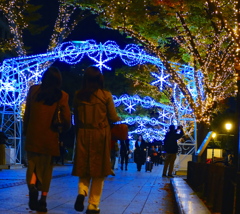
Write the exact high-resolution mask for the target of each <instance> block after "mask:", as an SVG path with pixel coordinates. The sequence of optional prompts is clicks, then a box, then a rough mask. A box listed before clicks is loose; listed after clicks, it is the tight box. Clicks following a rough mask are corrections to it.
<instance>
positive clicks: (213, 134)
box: [212, 132, 217, 163]
mask: <svg viewBox="0 0 240 214" xmlns="http://www.w3.org/2000/svg"><path fill="white" fill-rule="evenodd" d="M216 136H217V134H216V133H215V132H213V133H212V139H213V148H212V163H213V162H214V146H215V145H214V138H215V137H216Z"/></svg>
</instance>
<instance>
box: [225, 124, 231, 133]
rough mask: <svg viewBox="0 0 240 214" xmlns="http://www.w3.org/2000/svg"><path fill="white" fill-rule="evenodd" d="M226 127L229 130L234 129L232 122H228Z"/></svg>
mask: <svg viewBox="0 0 240 214" xmlns="http://www.w3.org/2000/svg"><path fill="white" fill-rule="evenodd" d="M225 128H226V130H227V131H228V132H229V131H230V130H231V129H232V124H231V123H226V124H225Z"/></svg>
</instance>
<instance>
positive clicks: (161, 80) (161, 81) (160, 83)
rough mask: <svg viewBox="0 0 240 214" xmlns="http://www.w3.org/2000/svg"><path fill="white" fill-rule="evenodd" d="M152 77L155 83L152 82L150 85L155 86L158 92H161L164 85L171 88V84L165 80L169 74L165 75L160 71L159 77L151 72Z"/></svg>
mask: <svg viewBox="0 0 240 214" xmlns="http://www.w3.org/2000/svg"><path fill="white" fill-rule="evenodd" d="M151 74H152V76H154V77H156V79H157V80H156V81H154V82H152V83H151V85H156V86H158V88H159V90H160V91H162V90H163V85H164V84H166V85H168V86H171V84H170V83H169V82H167V80H166V79H167V78H168V77H169V76H170V75H169V74H168V75H165V74H164V72H163V69H161V73H160V75H159V74H157V73H153V72H151Z"/></svg>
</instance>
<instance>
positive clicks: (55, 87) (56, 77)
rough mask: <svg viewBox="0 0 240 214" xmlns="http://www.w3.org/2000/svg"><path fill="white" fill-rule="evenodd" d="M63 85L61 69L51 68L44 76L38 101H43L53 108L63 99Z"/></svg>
mask: <svg viewBox="0 0 240 214" xmlns="http://www.w3.org/2000/svg"><path fill="white" fill-rule="evenodd" d="M61 85H62V75H61V73H60V71H59V69H58V68H56V67H53V66H51V67H49V68H48V69H47V70H46V71H45V72H44V74H43V76H42V84H41V86H40V92H39V93H38V95H37V97H36V101H38V102H41V101H43V103H44V104H45V105H49V106H51V105H52V104H53V103H55V102H57V101H58V100H60V99H61V97H62V91H61V89H60V88H61Z"/></svg>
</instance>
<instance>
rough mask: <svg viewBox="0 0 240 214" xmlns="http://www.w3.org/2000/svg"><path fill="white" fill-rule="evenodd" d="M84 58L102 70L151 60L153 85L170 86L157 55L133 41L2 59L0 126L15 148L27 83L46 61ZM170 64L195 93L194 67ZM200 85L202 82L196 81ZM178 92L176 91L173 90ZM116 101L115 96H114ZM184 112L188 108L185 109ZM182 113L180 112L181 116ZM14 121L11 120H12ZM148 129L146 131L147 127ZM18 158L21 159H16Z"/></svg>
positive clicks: (74, 45) (73, 45)
mask: <svg viewBox="0 0 240 214" xmlns="http://www.w3.org/2000/svg"><path fill="white" fill-rule="evenodd" d="M84 57H89V58H90V59H92V60H93V61H94V63H95V65H96V66H98V67H99V68H100V69H101V70H102V69H110V67H109V66H108V65H107V63H108V62H109V61H110V60H113V59H114V58H116V57H120V58H121V60H122V61H123V62H124V63H125V64H126V65H128V66H135V65H137V64H145V63H150V64H154V65H155V66H157V67H158V69H159V71H160V75H159V74H157V73H153V72H152V73H151V74H152V75H153V76H154V77H155V78H156V81H154V82H152V83H151V84H152V85H155V86H157V87H159V89H160V90H162V89H163V86H164V85H166V87H173V85H171V84H170V83H168V82H167V79H168V75H166V74H165V73H166V68H165V67H164V65H163V63H162V62H161V61H160V59H159V58H157V57H154V56H151V55H149V54H147V53H146V52H145V51H144V50H143V49H141V48H139V46H137V45H135V44H128V45H127V46H126V47H125V48H124V49H120V47H119V46H118V45H117V43H116V42H114V41H107V42H105V43H104V44H102V43H99V44H97V43H96V42H95V41H94V40H86V41H75V42H74V41H73V42H65V43H62V44H61V45H59V46H58V47H57V48H56V49H55V50H54V51H52V52H49V53H46V54H38V55H32V56H24V57H18V58H12V59H7V60H4V61H3V63H2V65H1V67H0V103H1V106H0V107H1V108H0V113H1V114H2V120H1V127H3V130H5V131H6V132H7V134H8V135H9V136H10V139H11V140H13V142H14V143H13V144H14V146H15V147H16V148H17V150H19V151H20V150H21V148H20V147H21V143H20V141H21V133H22V130H21V120H20V117H19V115H20V106H21V105H22V103H23V102H24V100H25V97H26V94H27V91H28V88H29V86H30V85H32V84H35V83H38V82H39V81H40V78H41V76H42V74H43V72H44V71H45V70H46V67H45V66H43V65H44V64H45V63H47V62H54V61H55V60H60V61H62V62H66V63H68V64H76V63H79V62H81V60H82V59H83V58H84ZM172 65H173V66H175V65H176V66H177V67H178V73H179V75H180V76H182V78H185V81H188V83H189V86H188V87H189V90H191V91H192V93H196V86H195V84H194V83H195V81H194V76H193V68H192V67H190V66H187V65H179V64H176V63H175V64H174V63H172ZM199 85H201V84H199ZM175 91H177V90H175ZM144 99H145V100H144V104H143V105H144V107H147V106H151V104H152V103H151V102H152V101H151V98H149V97H146V98H144ZM115 101H116V99H115ZM121 102H125V104H126V103H129V102H132V103H131V104H133V105H135V103H136V102H139V98H137V96H133V97H132V98H129V100H127V99H122V101H121ZM175 102H177V104H179V105H181V106H183V103H184V102H185V100H184V101H183V98H182V96H181V95H176V94H175ZM115 103H116V102H115ZM133 105H132V106H130V105H128V107H127V110H128V111H132V110H133V109H134V106H133ZM185 110H186V111H191V109H189V108H185ZM181 116H183V115H181ZM13 121H14V122H13ZM146 121H147V119H146V118H145V119H142V121H141V123H142V124H143V123H146ZM150 121H151V123H153V122H154V120H152V119H149V121H148V122H150ZM146 131H147V132H149V130H146ZM17 159H21V158H17Z"/></svg>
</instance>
